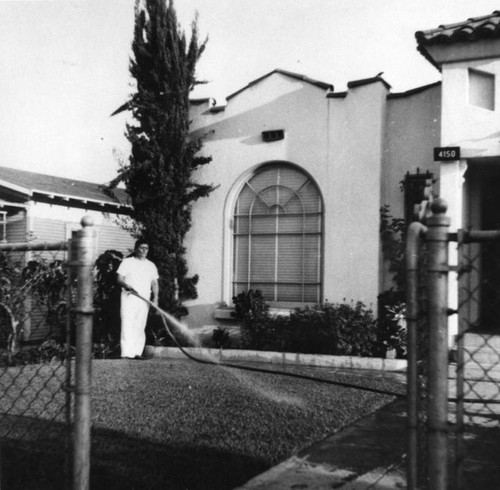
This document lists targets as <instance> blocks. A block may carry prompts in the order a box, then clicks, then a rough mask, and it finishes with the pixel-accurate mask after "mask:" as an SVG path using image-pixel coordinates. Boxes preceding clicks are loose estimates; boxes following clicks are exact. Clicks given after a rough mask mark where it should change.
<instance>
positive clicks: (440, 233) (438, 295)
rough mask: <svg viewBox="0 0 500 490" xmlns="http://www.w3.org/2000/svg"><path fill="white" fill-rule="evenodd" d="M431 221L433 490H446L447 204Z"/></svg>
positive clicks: (437, 205)
mask: <svg viewBox="0 0 500 490" xmlns="http://www.w3.org/2000/svg"><path fill="white" fill-rule="evenodd" d="M431 209H432V212H433V215H432V216H431V217H429V218H428V219H427V226H428V232H427V236H426V238H427V242H428V250H429V259H428V281H429V282H428V294H429V303H428V304H429V306H428V308H429V405H428V441H429V445H428V456H429V461H428V468H429V484H430V486H429V488H430V489H431V490H446V488H447V480H448V475H447V473H448V472H447V462H448V444H447V437H448V268H449V265H448V228H449V226H450V218H448V217H447V216H445V213H446V209H447V206H446V203H445V202H444V201H443V200H442V199H437V200H435V201H434V202H433V203H432V207H431Z"/></svg>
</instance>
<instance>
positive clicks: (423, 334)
mask: <svg viewBox="0 0 500 490" xmlns="http://www.w3.org/2000/svg"><path fill="white" fill-rule="evenodd" d="M432 211H433V214H432V216H430V217H428V218H427V220H426V226H424V225H423V224H421V223H412V224H411V225H410V227H409V230H408V242H407V322H408V430H409V432H408V434H409V437H408V471H407V479H408V488H409V489H410V490H415V489H426V488H430V489H433V490H434V489H435V490H448V489H450V490H451V489H453V490H477V489H481V490H496V489H498V488H500V231H465V230H460V231H459V232H458V233H449V231H448V227H449V218H447V217H446V216H445V212H446V205H445V204H444V202H443V201H442V200H440V199H438V200H436V201H434V203H433V204H432ZM455 242H456V243H457V248H458V264H457V265H455V266H450V264H449V259H448V249H449V244H450V243H455ZM450 271H452V272H456V273H457V276H458V281H456V282H454V281H451V282H449V279H450V278H449V277H448V275H449V272H450ZM449 284H451V285H452V286H451V289H450V291H448V288H449ZM455 285H456V289H455ZM449 292H450V293H451V296H452V297H453V296H454V295H456V297H458V308H457V309H456V310H451V309H450V308H449V294H448V293H449ZM450 318H451V319H453V320H455V319H458V334H457V337H456V350H451V351H450V349H449V340H448V323H449V320H450Z"/></svg>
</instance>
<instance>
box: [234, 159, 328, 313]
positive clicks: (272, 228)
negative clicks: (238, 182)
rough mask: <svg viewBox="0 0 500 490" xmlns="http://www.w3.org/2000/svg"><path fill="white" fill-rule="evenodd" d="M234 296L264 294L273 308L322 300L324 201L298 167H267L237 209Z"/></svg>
mask: <svg viewBox="0 0 500 490" xmlns="http://www.w3.org/2000/svg"><path fill="white" fill-rule="evenodd" d="M233 233H234V268H233V271H234V272H233V295H237V294H239V293H240V292H242V291H247V290H249V289H259V290H261V291H262V293H263V295H264V298H265V300H266V301H268V302H270V303H280V302H281V303H288V302H298V303H305V302H314V303H316V302H319V301H320V300H321V256H322V251H321V244H322V236H321V235H322V202H321V197H320V194H319V192H318V189H317V187H316V185H315V184H314V182H313V181H312V180H311V179H310V178H309V177H308V176H307V175H306V174H304V173H303V172H301V171H299V170H298V169H296V168H295V167H292V166H288V165H285V164H277V165H271V166H266V167H264V168H263V169H261V170H260V171H259V172H258V173H256V174H254V175H253V176H252V177H251V178H250V179H249V180H248V181H247V182H246V183H245V185H244V187H243V189H242V190H241V193H240V195H239V197H238V200H237V202H236V205H235V208H234V231H233Z"/></svg>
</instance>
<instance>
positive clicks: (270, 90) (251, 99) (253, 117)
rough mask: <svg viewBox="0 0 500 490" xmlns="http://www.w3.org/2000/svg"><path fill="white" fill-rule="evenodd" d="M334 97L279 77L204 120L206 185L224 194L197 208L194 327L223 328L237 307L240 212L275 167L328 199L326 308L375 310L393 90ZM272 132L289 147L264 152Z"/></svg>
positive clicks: (190, 246)
mask: <svg viewBox="0 0 500 490" xmlns="http://www.w3.org/2000/svg"><path fill="white" fill-rule="evenodd" d="M326 95H327V92H326V91H325V90H323V89H320V88H318V87H316V86H314V85H312V84H309V83H307V82H303V81H300V80H295V79H292V78H290V77H287V76H283V75H280V74H274V75H272V76H270V77H268V78H266V79H264V80H262V81H260V82H259V83H257V84H255V85H253V86H251V87H248V88H246V89H245V90H244V91H243V92H241V93H240V94H238V95H236V96H235V97H234V98H231V99H230V100H229V101H228V104H227V107H226V109H225V111H223V112H219V113H217V114H205V115H204V116H202V117H200V118H196V119H195V120H194V122H193V128H195V130H196V131H195V133H194V135H195V136H201V135H206V140H205V143H204V147H203V148H204V149H203V152H204V154H206V155H211V156H212V159H213V161H212V162H211V163H210V164H208V165H207V166H205V167H204V168H202V169H200V170H199V172H198V175H197V178H198V179H199V181H200V182H205V183H213V184H215V185H218V186H219V187H218V188H217V189H216V190H215V191H214V192H213V193H212V194H211V195H210V197H208V198H206V199H202V200H200V201H199V202H198V203H196V204H195V206H194V208H193V220H192V221H193V227H192V229H191V231H190V232H189V233H188V235H187V237H186V243H185V244H186V248H187V251H188V256H187V260H188V265H189V269H190V274H194V273H196V274H199V275H200V282H199V284H198V295H199V297H198V299H196V300H193V301H191V302H188V303H187V306H188V307H189V310H190V315H189V317H188V318H187V322H188V324H189V325H203V324H207V323H208V324H210V323H214V322H215V321H214V319H213V318H212V313H213V310H214V308H215V307H216V306H217V305H219V304H220V303H221V302H225V303H226V304H228V305H231V304H232V298H231V279H232V232H231V218H232V212H233V206H234V202H235V199H236V197H237V195H238V192H239V190H240V188H241V185H242V184H243V183H244V181H245V179H246V178H247V177H248V176H249V175H250V174H251V173H252V172H253V171H254V170H255V169H256V168H258V166H259V165H261V164H263V163H266V162H270V161H285V162H290V163H293V164H296V165H298V166H299V167H301V168H302V169H303V170H304V171H305V172H307V173H309V174H310V175H311V177H312V178H313V179H314V180H315V181H316V183H317V185H318V187H319V189H320V192H321V193H322V196H323V199H324V210H325V213H324V231H325V233H324V273H323V278H324V295H323V297H324V299H325V300H329V301H343V300H344V299H345V300H347V301H350V300H353V301H358V300H362V301H364V302H365V303H366V304H368V305H372V306H373V307H375V302H376V297H377V294H378V292H379V207H380V204H381V199H380V191H381V161H382V155H383V147H384V131H383V128H384V125H385V105H386V98H387V89H386V87H385V85H384V84H383V83H372V84H368V85H364V86H360V87H356V88H352V89H350V90H349V92H348V94H347V96H346V97H345V98H341V99H333V98H327V97H326ZM200 112H201V111H199V110H198V109H197V113H198V114H200ZM272 129H284V130H285V139H284V140H281V141H277V142H273V143H264V142H263V141H262V138H261V132H262V131H265V130H272Z"/></svg>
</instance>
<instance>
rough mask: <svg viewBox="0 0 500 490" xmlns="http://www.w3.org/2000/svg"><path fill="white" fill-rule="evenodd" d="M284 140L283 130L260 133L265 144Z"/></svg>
mask: <svg viewBox="0 0 500 490" xmlns="http://www.w3.org/2000/svg"><path fill="white" fill-rule="evenodd" d="M284 138H285V130H284V129H273V130H270V131H262V140H263V141H265V142H266V143H271V142H272V141H279V140H282V139H284Z"/></svg>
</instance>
